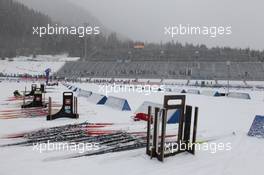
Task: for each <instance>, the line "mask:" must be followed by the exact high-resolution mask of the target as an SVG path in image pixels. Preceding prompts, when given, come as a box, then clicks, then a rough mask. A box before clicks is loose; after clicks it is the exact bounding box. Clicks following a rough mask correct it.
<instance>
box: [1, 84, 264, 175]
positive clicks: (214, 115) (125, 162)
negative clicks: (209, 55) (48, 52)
mask: <svg viewBox="0 0 264 175" xmlns="http://www.w3.org/2000/svg"><path fill="white" fill-rule="evenodd" d="M72 85H74V86H76V87H79V88H82V89H84V90H87V91H92V92H95V93H99V94H103V92H102V91H100V88H99V85H98V84H88V83H75V84H72ZM25 86H27V89H29V88H30V86H31V82H27V83H26V82H20V83H15V82H12V83H10V82H6V81H4V82H1V86H0V93H1V95H0V110H3V109H11V108H12V109H13V108H19V105H20V104H19V103H18V102H12V101H6V99H8V97H10V96H12V93H13V91H14V90H16V89H18V90H20V91H22V90H23V89H24V88H25ZM201 90H202V89H201ZM214 90H215V89H214ZM218 90H219V89H218ZM220 90H221V89H220ZM231 90H232V89H231ZM63 91H69V90H68V89H67V88H66V87H65V86H63V85H62V84H60V85H59V86H58V87H53V88H52V89H50V90H49V92H48V94H46V97H48V96H51V97H52V98H53V100H54V101H57V102H58V103H61V101H62V96H61V94H62V92H63ZM233 91H235V89H233ZM240 91H242V92H246V93H249V94H250V95H252V99H251V100H243V99H233V98H226V97H210V96H206V95H197V94H186V96H187V104H189V105H192V106H198V107H199V119H198V135H197V137H198V138H197V139H198V140H203V139H206V138H215V140H213V141H212V142H215V143H230V144H231V147H232V149H231V150H229V151H221V150H218V151H217V152H216V153H212V152H211V151H204V150H200V151H197V152H196V155H195V156H193V155H191V154H187V153H182V154H179V155H176V156H173V157H169V158H166V159H165V161H164V162H163V163H161V162H159V161H157V160H156V159H150V158H149V157H148V156H147V155H146V154H145V149H137V150H133V151H126V152H119V153H109V154H104V155H98V156H93V157H81V158H76V159H66V160H58V161H45V160H46V159H48V158H50V157H56V156H61V155H67V154H69V153H65V152H56V151H53V152H44V153H39V152H37V151H33V147H30V146H29V147H27V146H25V147H24V146H15V147H4V148H0V157H1V159H0V174H1V175H17V174H19V175H28V174H37V175H47V174H58V173H60V174H64V175H72V174H78V175H86V174H101V175H103V174H108V175H114V174H124V170H125V174H128V175H141V174H146V175H148V174H149V175H150V174H151V175H153V174H154V175H155V174H156V175H160V174H164V175H170V174H171V175H172V174H178V175H186V174H195V175H212V174H214V175H248V174H255V175H262V174H263V167H262V164H263V162H264V149H263V146H264V140H263V139H259V138H252V137H249V136H247V132H248V130H249V128H250V126H251V124H252V122H253V120H254V117H255V116H256V115H264V110H263V109H264V108H263V106H264V103H263V98H264V92H263V91H254V90H240ZM166 94H179V93H176V92H156V93H151V94H149V95H145V94H144V93H138V92H120V93H114V92H112V93H111V92H110V93H108V95H109V96H115V97H120V98H125V99H127V101H128V103H129V105H130V107H131V110H132V111H125V112H124V111H119V110H116V109H114V108H110V107H106V106H104V105H96V104H94V103H93V102H91V101H89V100H87V98H85V97H79V99H78V104H79V110H78V111H79V114H80V118H79V119H78V120H73V119H57V120H54V121H46V120H45V117H39V118H22V119H11V120H0V133H1V136H5V135H6V134H12V133H17V132H23V131H31V130H34V129H40V128H46V127H52V126H58V125H64V124H70V123H81V122H84V121H89V122H113V123H119V124H120V125H117V126H116V127H118V128H119V129H124V130H129V131H137V130H139V129H144V128H145V127H146V123H145V122H135V121H133V120H132V119H131V116H133V115H134V112H135V111H136V109H137V108H138V107H139V106H140V105H141V104H142V103H143V102H144V101H152V102H154V103H162V102H163V97H164V95H166ZM76 95H77V93H76ZM11 141H14V140H12V139H11V140H7V139H0V144H4V143H8V142H11ZM16 141H17V140H16Z"/></svg>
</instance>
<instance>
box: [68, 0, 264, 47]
mask: <svg viewBox="0 0 264 175" xmlns="http://www.w3.org/2000/svg"><path fill="white" fill-rule="evenodd" d="M70 1H72V2H74V3H76V4H79V5H81V6H82V7H84V8H87V9H88V10H89V11H90V12H91V13H92V14H93V15H94V16H96V17H97V18H99V20H100V21H101V22H102V23H103V24H105V25H106V26H107V27H109V28H110V29H112V30H114V31H117V32H120V33H122V34H123V35H126V36H128V37H130V38H132V39H136V40H137V39H138V40H147V41H156V42H159V41H161V40H163V41H168V40H171V38H169V37H166V36H165V35H164V26H166V25H178V24H190V25H192V26H195V25H199V26H203V25H217V26H219V25H223V26H229V25H230V26H232V32H233V33H232V35H231V36H222V37H218V38H208V37H205V36H202V37H194V36H192V37H181V38H176V39H175V40H180V41H181V42H194V43H205V44H207V45H209V46H216V45H220V46H232V47H250V48H256V49H264V44H263V41H264V34H263V32H264V22H263V21H264V20H263V18H264V1H263V0H250V1H249V0H70Z"/></svg>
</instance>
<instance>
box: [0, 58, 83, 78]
mask: <svg viewBox="0 0 264 175" xmlns="http://www.w3.org/2000/svg"><path fill="white" fill-rule="evenodd" d="M78 59H79V58H77V57H68V56H67V55H54V56H52V55H37V56H36V58H32V57H22V56H20V57H16V58H12V61H10V59H9V60H8V59H6V60H0V72H1V73H3V74H7V75H14V74H30V75H45V70H46V69H47V68H50V69H51V71H52V73H54V72H57V71H58V70H59V69H60V68H61V67H62V66H63V65H64V64H65V62H66V61H76V60H78Z"/></svg>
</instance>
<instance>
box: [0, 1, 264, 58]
mask: <svg viewBox="0 0 264 175" xmlns="http://www.w3.org/2000/svg"><path fill="white" fill-rule="evenodd" d="M87 23H89V21H88V22H87ZM47 24H55V23H54V22H53V21H52V19H50V18H49V17H48V16H47V15H44V14H42V13H40V12H38V11H35V10H33V9H30V8H28V7H26V6H25V5H23V4H21V3H18V2H16V1H13V0H0V57H1V58H5V57H9V58H12V57H15V56H20V55H23V56H28V55H31V54H33V55H35V54H60V53H68V54H69V55H70V56H77V57H83V56H84V55H85V56H86V59H156V60H193V59H195V60H197V59H198V60H199V59H206V60H211V59H212V60H217V61H223V60H224V59H225V60H231V61H232V60H234V59H236V60H250V61H263V60H264V51H258V50H251V49H249V48H247V49H234V48H230V47H214V48H207V47H206V46H205V45H193V44H181V43H179V42H174V41H171V42H167V43H164V44H161V43H158V44H157V43H144V44H145V48H144V49H135V48H134V46H135V43H136V42H134V41H131V40H124V39H122V40H120V39H118V37H117V35H116V34H115V33H112V34H110V35H108V36H104V35H91V36H87V37H86V38H80V37H78V36H77V35H76V36H75V35H67V36H66V35H52V36H44V37H41V38H40V37H39V36H37V35H33V34H32V33H33V29H32V28H33V26H34V27H35V26H47ZM56 24H57V23H56ZM58 25H59V24H58ZM85 46H86V49H85V48H84V47H85ZM85 53H86V54H85Z"/></svg>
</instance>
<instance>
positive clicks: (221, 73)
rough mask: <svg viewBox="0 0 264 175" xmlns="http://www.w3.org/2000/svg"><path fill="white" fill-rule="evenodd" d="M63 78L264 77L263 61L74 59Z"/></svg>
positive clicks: (64, 71) (235, 78) (61, 74)
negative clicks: (228, 62)
mask: <svg viewBox="0 0 264 175" xmlns="http://www.w3.org/2000/svg"><path fill="white" fill-rule="evenodd" d="M57 76H58V77H61V78H78V77H87V78H88V77H105V78H161V79H166V78H168V79H169V78H172V79H205V80H206V79H210V80H226V79H231V80H244V81H245V80H264V63H263V62H258V61H256V62H231V63H230V65H228V64H227V62H225V61H222V62H219V61H147V60H145V61H132V60H116V61H109V60H108V61H70V62H66V64H65V65H64V66H63V67H62V68H61V69H60V70H59V71H58V72H57Z"/></svg>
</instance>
